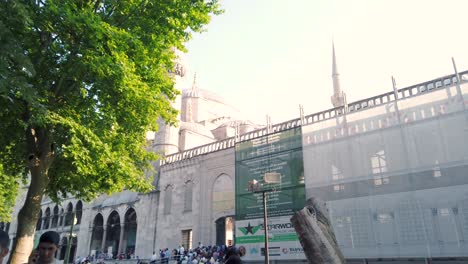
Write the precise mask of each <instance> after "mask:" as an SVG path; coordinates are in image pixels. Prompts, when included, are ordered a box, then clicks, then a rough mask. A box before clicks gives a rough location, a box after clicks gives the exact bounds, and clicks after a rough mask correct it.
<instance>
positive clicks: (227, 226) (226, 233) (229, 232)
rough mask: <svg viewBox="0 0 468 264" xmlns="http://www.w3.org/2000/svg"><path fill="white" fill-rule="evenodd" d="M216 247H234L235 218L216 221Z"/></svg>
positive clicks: (222, 218) (223, 218)
mask: <svg viewBox="0 0 468 264" xmlns="http://www.w3.org/2000/svg"><path fill="white" fill-rule="evenodd" d="M215 223H216V245H218V246H219V245H227V246H232V245H234V218H233V217H230V216H228V217H220V218H218V219H217V220H216V221H215Z"/></svg>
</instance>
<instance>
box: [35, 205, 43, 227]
mask: <svg viewBox="0 0 468 264" xmlns="http://www.w3.org/2000/svg"><path fill="white" fill-rule="evenodd" d="M41 228H42V209H40V210H39V217H38V218H37V223H36V230H41Z"/></svg>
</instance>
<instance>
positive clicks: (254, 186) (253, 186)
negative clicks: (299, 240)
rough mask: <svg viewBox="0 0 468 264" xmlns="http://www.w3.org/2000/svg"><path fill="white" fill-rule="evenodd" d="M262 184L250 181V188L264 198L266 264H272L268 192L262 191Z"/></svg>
mask: <svg viewBox="0 0 468 264" xmlns="http://www.w3.org/2000/svg"><path fill="white" fill-rule="evenodd" d="M260 186H261V184H260V183H259V182H258V181H257V180H255V179H254V180H251V181H249V188H250V190H251V191H252V192H254V193H259V192H261V193H262V196H263V229H264V231H265V263H266V264H269V263H270V254H269V250H268V211H267V191H266V190H263V188H262V190H261V191H260Z"/></svg>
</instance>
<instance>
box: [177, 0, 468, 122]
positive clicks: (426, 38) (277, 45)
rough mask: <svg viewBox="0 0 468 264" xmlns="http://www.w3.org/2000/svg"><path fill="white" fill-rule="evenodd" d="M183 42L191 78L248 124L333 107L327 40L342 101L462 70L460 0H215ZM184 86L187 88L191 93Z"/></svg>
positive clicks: (466, 57)
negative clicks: (212, 10) (215, 8)
mask: <svg viewBox="0 0 468 264" xmlns="http://www.w3.org/2000/svg"><path fill="white" fill-rule="evenodd" d="M221 4H222V8H223V9H224V10H225V11H224V13H223V14H222V15H219V16H215V17H213V18H212V20H211V22H210V24H209V25H208V26H207V27H206V32H203V33H201V34H195V35H194V36H193V38H192V40H191V41H189V42H188V43H187V49H188V52H187V54H186V59H187V61H188V78H189V79H190V83H191V82H192V79H193V74H194V73H195V72H196V73H197V84H198V87H199V88H200V89H205V90H209V91H212V92H214V93H216V94H218V95H220V96H222V97H224V98H225V99H226V100H227V101H228V102H229V103H231V104H232V105H233V106H235V107H236V108H238V109H239V110H240V111H241V112H242V113H244V114H245V115H246V116H248V117H249V119H250V120H252V121H254V122H257V123H258V124H265V123H266V115H267V114H268V115H269V116H270V117H271V120H272V122H273V123H280V122H284V121H287V120H289V119H293V118H297V117H299V104H301V105H303V106H304V112H305V114H306V115H308V114H312V113H315V112H320V111H323V110H326V109H330V108H332V104H331V102H330V96H331V95H332V93H333V86H332V78H331V68H332V41H334V43H335V50H336V56H337V65H338V72H339V74H340V82H341V88H342V90H343V91H344V92H345V93H346V95H347V99H348V102H353V101H357V100H360V99H364V98H368V97H371V96H375V95H378V94H382V93H385V92H389V91H392V82H391V76H394V77H395V79H396V84H397V87H398V88H404V87H407V86H410V85H414V84H417V83H420V82H424V81H429V80H431V79H435V78H437V77H441V76H444V75H448V74H453V73H454V69H453V65H452V61H451V58H452V57H454V58H455V61H456V64H457V68H458V71H463V70H468V34H467V33H468V31H467V29H466V25H467V20H466V10H468V1H465V0H459V1H455V0H445V1H437V0H424V1H420V0H411V1H410V0H388V1H384V0H353V1H350V0H321V1H319V0H289V1H285V0H221ZM187 88H190V87H187Z"/></svg>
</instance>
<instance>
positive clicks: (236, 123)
mask: <svg viewBox="0 0 468 264" xmlns="http://www.w3.org/2000/svg"><path fill="white" fill-rule="evenodd" d="M236 126H253V127H256V125H255V124H254V123H252V122H251V121H249V120H233V121H228V122H225V123H223V124H221V125H220V126H219V127H236ZM219 127H218V128H219Z"/></svg>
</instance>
